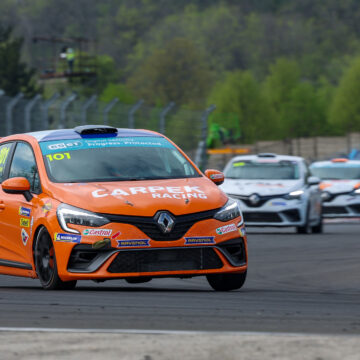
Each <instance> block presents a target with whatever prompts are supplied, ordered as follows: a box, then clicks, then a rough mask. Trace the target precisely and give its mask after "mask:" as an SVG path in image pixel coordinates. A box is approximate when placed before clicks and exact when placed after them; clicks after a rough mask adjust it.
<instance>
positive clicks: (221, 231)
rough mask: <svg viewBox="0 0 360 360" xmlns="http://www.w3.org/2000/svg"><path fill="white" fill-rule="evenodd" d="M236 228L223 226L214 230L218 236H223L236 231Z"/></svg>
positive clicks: (232, 225)
mask: <svg viewBox="0 0 360 360" xmlns="http://www.w3.org/2000/svg"><path fill="white" fill-rule="evenodd" d="M236 230H237V227H236V225H235V224H230V225H225V226H222V227H219V228H217V229H216V233H217V234H218V235H224V234H227V233H229V232H232V231H236Z"/></svg>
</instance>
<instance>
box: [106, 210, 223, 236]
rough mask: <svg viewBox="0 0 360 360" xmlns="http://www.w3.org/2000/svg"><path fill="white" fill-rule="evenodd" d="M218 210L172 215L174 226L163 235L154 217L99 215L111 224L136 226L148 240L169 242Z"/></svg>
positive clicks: (211, 216) (209, 217) (210, 217)
mask: <svg viewBox="0 0 360 360" xmlns="http://www.w3.org/2000/svg"><path fill="white" fill-rule="evenodd" d="M217 211H218V209H215V210H210V211H203V212H198V213H194V214H188V215H180V216H175V215H172V214H171V215H172V216H173V218H174V221H175V225H174V227H173V229H172V231H171V232H170V233H169V234H164V233H163V232H162V231H161V229H160V228H159V226H158V224H157V223H156V221H155V217H156V215H155V216H154V217H145V216H144V217H141V216H125V215H112V214H101V215H102V216H105V217H106V218H108V219H109V220H110V221H111V222H116V223H123V224H130V225H134V226H136V227H137V228H138V229H140V230H141V231H142V232H143V233H145V234H146V235H147V236H148V237H149V238H150V239H153V240H157V241H171V240H178V239H181V238H182V237H183V236H184V235H185V234H186V233H187V231H188V230H189V229H190V228H191V227H192V226H193V225H194V224H195V223H197V222H199V221H202V220H207V219H212V218H213V217H214V215H215V213H216V212H217Z"/></svg>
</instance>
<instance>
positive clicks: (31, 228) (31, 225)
mask: <svg viewBox="0 0 360 360" xmlns="http://www.w3.org/2000/svg"><path fill="white" fill-rule="evenodd" d="M33 225H34V217H33V216H32V217H31V221H30V236H31V235H32V230H33Z"/></svg>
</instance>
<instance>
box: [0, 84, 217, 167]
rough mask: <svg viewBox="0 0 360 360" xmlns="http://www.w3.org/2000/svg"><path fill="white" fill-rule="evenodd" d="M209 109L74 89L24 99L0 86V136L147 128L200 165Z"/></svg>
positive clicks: (201, 163) (22, 96)
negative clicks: (93, 127)
mask: <svg viewBox="0 0 360 360" xmlns="http://www.w3.org/2000/svg"><path fill="white" fill-rule="evenodd" d="M213 110H215V106H210V107H209V108H208V109H204V110H203V111H194V110H188V109H184V108H182V107H178V106H176V104H175V103H170V104H168V105H167V106H165V107H163V108H158V107H153V106H148V105H146V104H145V103H144V101H143V100H139V101H138V102H137V103H136V104H133V105H129V104H124V103H121V102H120V101H119V99H117V98H114V99H113V100H112V101H110V102H107V103H105V102H102V101H99V100H98V98H97V96H96V95H93V96H91V97H88V98H84V97H80V96H79V95H77V94H76V93H73V94H70V95H67V96H61V95H60V94H59V93H55V94H54V95H53V96H52V97H51V98H49V99H44V98H42V96H41V95H36V96H35V97H33V98H31V99H28V98H25V97H24V95H23V94H21V93H20V94H18V95H17V96H15V97H9V96H7V95H6V94H4V93H3V92H2V91H1V90H0V136H7V135H10V134H15V133H24V132H32V131H40V130H48V129H64V128H73V127H75V126H78V125H86V124H104V125H110V126H115V127H118V128H136V129H148V130H154V131H158V132H160V133H162V134H164V135H166V136H168V137H169V138H171V139H172V140H173V141H174V142H175V143H177V144H178V145H179V146H180V147H181V148H182V149H184V150H185V151H186V152H187V153H188V154H189V155H190V156H191V157H192V158H193V159H194V160H195V162H196V163H197V164H198V165H199V166H201V167H203V166H205V163H206V138H207V134H208V128H207V124H208V116H209V115H210V113H211V112H212V111H213Z"/></svg>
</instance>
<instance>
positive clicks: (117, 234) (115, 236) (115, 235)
mask: <svg viewBox="0 0 360 360" xmlns="http://www.w3.org/2000/svg"><path fill="white" fill-rule="evenodd" d="M119 235H121V231H117V232H116V233H115V234H114V235H113V236H112V237H111V238H112V239H113V240H114V239H116V238H117V237H118V236H119Z"/></svg>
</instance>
